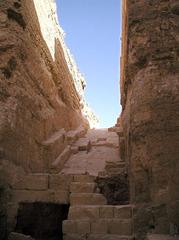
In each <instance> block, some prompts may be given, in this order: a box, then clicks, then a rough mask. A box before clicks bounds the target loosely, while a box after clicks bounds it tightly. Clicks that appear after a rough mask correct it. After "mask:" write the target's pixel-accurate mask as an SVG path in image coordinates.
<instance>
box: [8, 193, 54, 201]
mask: <svg viewBox="0 0 179 240" xmlns="http://www.w3.org/2000/svg"><path fill="white" fill-rule="evenodd" d="M53 197H54V193H53V192H50V191H33V190H14V191H13V192H12V199H11V201H12V202H15V203H16V202H53Z"/></svg>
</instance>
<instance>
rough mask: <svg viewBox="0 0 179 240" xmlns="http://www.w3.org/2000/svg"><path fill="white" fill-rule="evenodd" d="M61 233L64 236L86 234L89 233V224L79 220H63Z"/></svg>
mask: <svg viewBox="0 0 179 240" xmlns="http://www.w3.org/2000/svg"><path fill="white" fill-rule="evenodd" d="M63 233H65V234H73V233H76V234H87V233H90V222H89V221H85V220H81V221H75V220H65V221H63Z"/></svg>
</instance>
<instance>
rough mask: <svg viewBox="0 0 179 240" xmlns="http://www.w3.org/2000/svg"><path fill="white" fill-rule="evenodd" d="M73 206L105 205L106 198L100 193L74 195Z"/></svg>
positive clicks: (72, 198) (71, 201)
mask: <svg viewBox="0 0 179 240" xmlns="http://www.w3.org/2000/svg"><path fill="white" fill-rule="evenodd" d="M70 203H71V205H105V204H107V201H106V199H105V197H104V196H103V195H101V194H98V193H72V194H71V195H70Z"/></svg>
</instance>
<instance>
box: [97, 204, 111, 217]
mask: <svg viewBox="0 0 179 240" xmlns="http://www.w3.org/2000/svg"><path fill="white" fill-rule="evenodd" d="M99 214H100V218H113V217H114V207H113V206H103V207H100V210H99Z"/></svg>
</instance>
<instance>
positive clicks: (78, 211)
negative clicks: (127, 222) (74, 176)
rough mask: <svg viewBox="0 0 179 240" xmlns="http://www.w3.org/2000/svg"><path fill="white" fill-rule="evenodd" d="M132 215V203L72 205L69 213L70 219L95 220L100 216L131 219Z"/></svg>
mask: <svg viewBox="0 0 179 240" xmlns="http://www.w3.org/2000/svg"><path fill="white" fill-rule="evenodd" d="M131 217H132V207H131V205H125V206H112V205H103V206H101V205H98V206H90V205H89V206H88V205H84V206H71V207H70V209H69V214H68V219H69V220H75V219H86V220H93V219H100V218H117V219H130V218H131Z"/></svg>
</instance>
